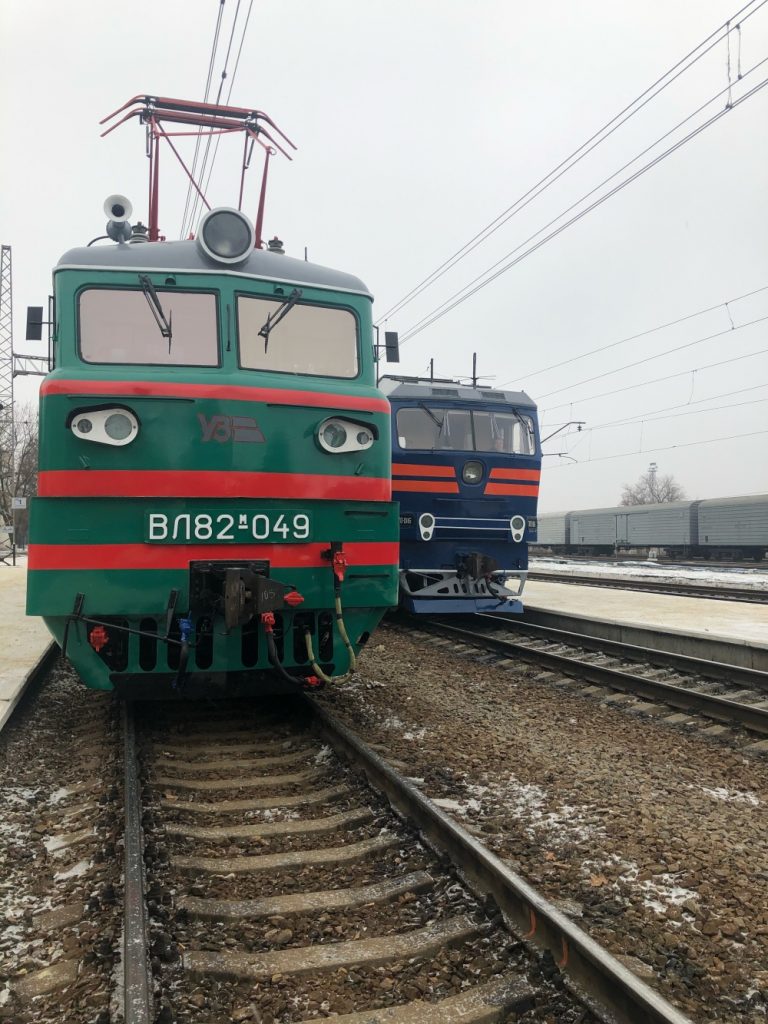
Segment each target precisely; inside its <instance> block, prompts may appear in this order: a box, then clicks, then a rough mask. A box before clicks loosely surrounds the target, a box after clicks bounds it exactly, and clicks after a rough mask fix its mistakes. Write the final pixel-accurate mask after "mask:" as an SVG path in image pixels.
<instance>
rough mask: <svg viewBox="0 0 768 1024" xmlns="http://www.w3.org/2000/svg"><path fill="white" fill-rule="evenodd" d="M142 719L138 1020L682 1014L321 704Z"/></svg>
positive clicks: (132, 999) (427, 1020)
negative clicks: (289, 710)
mask: <svg viewBox="0 0 768 1024" xmlns="http://www.w3.org/2000/svg"><path fill="white" fill-rule="evenodd" d="M195 720H197V721H195ZM135 731H136V734H137V736H138V740H137V745H138V748H139V750H140V751H141V758H140V760H141V763H139V761H138V760H137V754H136V745H134V742H133V739H132V737H133V733H134V726H133V724H132V720H131V715H130V714H129V713H128V714H127V716H126V720H125V735H126V795H127V800H126V871H125V874H126V881H127V883H128V881H129V880H130V879H134V880H136V881H137V882H138V884H139V885H142V884H144V885H145V886H146V888H145V894H144V895H145V898H146V906H147V907H148V910H149V920H148V922H147V921H146V920H144V919H143V918H142V915H141V913H140V912H139V911H140V908H141V907H143V906H144V902H145V901H144V900H142V899H141V898H140V897H139V895H138V894H137V891H136V889H135V888H134V889H133V891H132V894H129V892H128V889H127V890H126V925H125V934H126V942H125V965H124V966H125V977H126V1002H125V1014H126V1015H125V1020H126V1024H151V1022H152V1021H155V1020H157V1021H158V1022H160V1024H169V1022H171V1021H172V1022H174V1024H185V1022H187V1021H190V1022H193V1021H205V1022H206V1024H217V1022H219V1021H221V1022H225V1021H235V1022H240V1021H251V1020H252V1021H278V1020H279V1021H280V1022H300V1021H309V1020H316V1019H318V1018H320V1017H325V1016H327V1015H328V1014H329V1013H331V1014H338V1016H337V1018H336V1019H337V1020H339V1022H340V1024H384V1022H387V1024H458V1022H462V1024H474V1022H481V1021H482V1022H485V1021H487V1022H491V1021H499V1022H503V1021H507V1020H515V1021H522V1022H534V1021H543V1020H551V1019H557V1020H558V1021H562V1022H564V1024H565V1022H571V1024H577V1022H578V1024H588V1022H590V1021H594V1020H598V1019H603V1020H612V1021H617V1022H621V1021H625V1022H630V1021H631V1022H636V1024H637V1022H656V1024H661V1022H668V1024H684V1022H685V1021H686V1020H687V1018H686V1017H685V1016H684V1015H683V1014H681V1013H680V1012H679V1011H677V1010H675V1009H674V1008H673V1007H672V1006H671V1005H670V1004H668V1003H667V1002H665V1000H663V999H662V998H661V997H660V996H659V995H658V994H657V993H655V992H654V991H653V990H652V989H650V988H649V987H647V986H646V985H645V984H644V983H643V982H641V981H639V980H638V979H637V978H636V977H635V976H634V975H633V974H632V973H631V972H630V971H628V970H627V969H626V968H625V967H623V966H622V965H621V964H619V963H618V962H617V961H616V960H614V959H613V957H611V956H610V954H608V953H607V952H606V951H605V950H603V949H602V948H601V947H600V946H598V945H597V944H596V943H595V942H593V941H592V940H591V939H590V938H589V937H588V936H587V935H586V933H584V932H583V931H581V930H580V929H579V928H578V927H576V926H575V925H574V924H573V923H572V922H571V921H570V920H569V919H568V918H567V917H565V916H564V915H563V914H562V913H561V912H559V911H558V910H557V909H555V908H554V907H553V906H552V905H551V904H550V903H548V901H547V900H545V899H544V898H543V897H542V896H541V895H540V894H538V893H537V892H535V891H534V890H533V889H532V888H531V887H530V886H528V885H527V884H526V883H525V881H524V880H523V879H522V878H520V877H519V876H517V875H515V874H514V873H513V872H512V871H511V870H510V869H509V868H508V867H506V865H505V864H504V863H502V862H501V861H499V860H498V859H497V858H496V857H495V856H494V855H493V854H491V853H490V852H489V851H488V850H487V849H486V848H485V847H483V846H482V845H481V844H480V843H478V841H477V840H476V839H475V838H474V837H472V836H471V835H470V834H469V833H467V832H466V831H465V830H464V829H462V828H461V827H460V826H458V825H456V824H455V823H454V822H453V821H452V819H450V818H449V817H448V816H447V815H446V814H444V813H443V812H442V811H441V810H440V809H439V808H437V807H436V806H435V805H434V804H432V803H431V802H430V801H429V800H428V799H427V798H426V797H425V796H424V795H423V794H422V793H421V792H420V791H419V790H418V789H417V788H416V787H415V786H414V785H413V784H412V783H410V782H409V781H408V780H407V779H404V778H402V777H401V776H400V775H398V773H397V772H396V771H395V770H394V768H393V767H392V766H390V765H388V764H386V763H385V762H384V761H383V760H382V759H381V758H380V757H379V756H378V755H377V754H376V753H375V752H374V751H373V750H372V749H371V748H369V747H367V746H366V745H365V744H364V743H363V742H362V741H361V740H359V739H358V738H357V737H356V736H355V735H353V734H352V733H351V732H350V731H349V730H348V729H347V728H346V727H345V726H343V725H342V724H341V723H339V722H338V721H337V720H335V719H334V718H333V717H332V716H331V715H330V714H328V713H327V712H326V711H325V710H324V709H323V708H322V707H321V706H320V705H319V704H318V703H317V702H316V701H313V700H308V701H306V702H302V703H301V704H300V706H299V707H298V709H294V712H293V714H292V715H290V716H287V715H286V714H285V713H283V712H279V713H276V714H273V715H271V716H266V717H265V716H264V715H263V714H262V715H260V716H259V717H258V718H253V720H251V721H247V720H244V719H243V717H242V715H240V716H239V717H237V716H236V715H233V714H230V717H229V718H227V717H221V712H220V711H219V710H218V709H217V710H216V711H214V713H213V714H211V713H210V712H209V710H208V708H201V707H200V706H189V705H186V706H183V705H182V706H177V707H176V708H174V709H167V708H165V709H163V710H161V711H160V713H159V715H158V714H157V711H156V709H154V708H153V709H152V721H151V722H150V721H147V720H146V719H145V718H144V716H143V714H142V711H141V709H139V712H138V719H137V724H136V726H135ZM140 777H141V778H143V780H144V789H143V794H144V807H143V809H142V808H141V807H140V806H139V801H138V790H139V785H138V780H139V778H140ZM366 778H367V781H366ZM131 793H133V794H134V796H135V797H136V799H132V798H131ZM142 826H143V837H142V835H141V831H140V830H141V828H142ZM142 847H143V848H144V862H145V864H146V877H144V866H143V865H142V863H141V857H140V856H137V851H140V850H141V849H142ZM505 921H506V922H507V923H508V924H509V926H510V927H511V930H512V934H510V931H509V930H508V928H507V926H505V923H504V922H505ZM536 951H538V952H536ZM142 975H143V980H142ZM153 991H154V1000H153V995H152V993H153ZM577 994H578V995H577ZM153 1001H154V1004H155V1005H154V1006H153Z"/></svg>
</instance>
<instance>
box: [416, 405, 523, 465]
mask: <svg viewBox="0 0 768 1024" xmlns="http://www.w3.org/2000/svg"><path fill="white" fill-rule="evenodd" d="M397 435H398V439H399V442H400V447H401V448H405V449H406V450H408V449H410V448H415V449H422V450H424V449H428V450H430V451H462V452H486V453H493V452H498V453H500V454H503V455H535V453H536V435H535V433H534V429H533V421H532V420H531V418H530V416H526V415H525V414H523V413H509V412H490V411H485V410H482V411H481V410H478V409H445V408H440V407H438V406H432V405H426V404H422V405H419V406H418V407H413V408H408V407H404V408H402V409H399V410H398V412H397Z"/></svg>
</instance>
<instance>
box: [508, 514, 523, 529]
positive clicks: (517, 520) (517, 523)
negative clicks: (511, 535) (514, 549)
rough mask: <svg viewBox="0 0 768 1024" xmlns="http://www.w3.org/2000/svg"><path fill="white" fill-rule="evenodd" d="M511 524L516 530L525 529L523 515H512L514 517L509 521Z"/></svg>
mask: <svg viewBox="0 0 768 1024" xmlns="http://www.w3.org/2000/svg"><path fill="white" fill-rule="evenodd" d="M509 525H510V526H511V527H512V529H513V530H515V531H518V530H524V529H525V520H524V519H523V517H522V516H512V518H511V519H510V521H509Z"/></svg>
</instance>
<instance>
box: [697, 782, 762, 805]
mask: <svg viewBox="0 0 768 1024" xmlns="http://www.w3.org/2000/svg"><path fill="white" fill-rule="evenodd" d="M701 788H702V791H703V792H704V793H706V794H707V796H711V797H712V799H713V800H722V801H723V802H725V803H729V804H748V805H749V806H750V807H759V805H760V799H759V797H757V796H755V794H754V793H750V792H748V791H747V790H745V789H728V788H727V787H726V786H716V787H715V788H714V789H708V788H707V787H706V786H702V787H701Z"/></svg>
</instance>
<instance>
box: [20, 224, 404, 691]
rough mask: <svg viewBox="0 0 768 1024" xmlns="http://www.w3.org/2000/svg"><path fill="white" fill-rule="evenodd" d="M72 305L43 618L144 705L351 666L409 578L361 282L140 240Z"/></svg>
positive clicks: (44, 516)
mask: <svg viewBox="0 0 768 1024" xmlns="http://www.w3.org/2000/svg"><path fill="white" fill-rule="evenodd" d="M216 214H228V216H229V217H230V222H231V219H232V211H224V210H221V211H213V212H212V213H211V214H210V215H209V219H210V220H209V223H210V222H212V221H213V219H214V217H215V215H216ZM246 223H247V222H246ZM221 224H222V225H223V226H224V227H226V225H227V221H226V219H224V220H223V221H222V222H221ZM220 227H221V225H220ZM222 230H223V227H222ZM54 291H55V325H54V354H55V367H56V368H55V369H54V370H53V371H52V372H51V373H50V374H49V375H48V376H47V377H46V379H45V381H44V383H43V386H42V389H41V400H40V474H39V497H37V498H36V499H35V500H34V501H33V504H32V512H31V524H30V556H29V588H28V612H29V613H30V614H34V615H42V616H43V617H44V618H45V621H46V623H47V625H48V627H49V628H50V630H51V632H52V633H53V635H54V636H55V637H56V639H57V640H58V642H59V643H60V644H61V645H62V646H63V647H65V648H66V653H67V655H68V657H69V658H70V659H71V660H72V661H73V663H74V664H75V666H76V668H77V670H78V672H79V673H80V675H81V677H82V679H83V681H84V682H85V684H86V685H87V686H89V687H93V688H96V689H111V688H116V689H118V690H119V691H120V692H121V693H125V694H128V695H134V696H143V697H146V696H154V695H162V694H167V693H168V692H173V690H174V688H175V689H176V690H183V691H184V692H186V693H190V694H191V693H193V692H195V691H197V690H200V691H203V692H210V691H211V689H212V688H217V687H218V688H223V689H224V690H225V691H226V692H233V691H235V690H241V689H245V690H246V691H249V692H252V691H254V690H256V689H261V690H264V689H268V690H273V689H281V688H284V687H287V686H290V685H297V686H299V685H302V684H305V685H307V684H308V685H313V684H314V683H315V682H316V672H315V671H314V670H313V669H312V667H311V665H312V663H314V665H315V668H318V667H319V668H320V669H321V670H322V672H321V675H327V676H333V675H335V674H337V673H339V672H345V671H347V670H348V668H349V666H350V660H352V662H353V661H354V659H353V657H352V659H351V657H350V648H351V650H353V651H355V652H356V651H358V650H359V649H360V647H361V645H362V644H363V643H364V642H365V640H366V639H367V638H368V636H369V635H370V633H371V631H372V630H373V629H374V628H375V626H376V624H377V622H378V620H379V619H380V617H381V615H382V614H383V613H384V611H385V610H386V608H387V607H389V606H392V605H394V604H396V602H397V578H398V573H397V564H398V517H397V506H396V505H395V504H394V503H393V502H392V501H391V500H390V498H391V483H390V472H391V471H390V460H391V452H390V444H391V442H390V426H389V416H390V414H389V405H388V403H387V401H386V399H385V398H384V397H383V395H382V394H381V392H380V391H379V390H378V389H377V387H376V383H375V381H376V377H375V365H374V353H373V345H372V326H371V296H370V294H369V293H368V291H367V289H366V288H365V286H364V285H363V284H362V282H361V281H359V280H358V279H357V278H355V277H352V276H350V275H347V274H343V273H340V272H337V271H333V270H329V269H327V268H324V267H320V266H317V265H314V264H312V263H309V262H306V261H303V260H296V259H292V258H290V257H288V256H285V255H284V254H282V252H281V251H269V250H267V251H265V250H259V249H253V248H252V247H251V248H250V250H249V251H248V253H247V254H246V255H245V256H244V257H243V258H242V259H240V260H239V261H238V262H236V264H235V263H234V261H232V260H229V261H224V262H220V261H218V260H217V259H216V258H215V256H212V255H211V254H210V252H208V251H206V249H205V247H204V246H201V245H200V244H199V242H196V241H181V242H162V241H158V242H143V241H142V242H133V243H125V242H121V243H120V244H117V245H112V246H91V247H85V248H80V249H73V250H71V251H70V252H68V253H66V254H65V255H64V256H63V257H62V259H61V260H60V262H59V265H58V267H57V268H56V271H55V273H54ZM339 599H340V601H341V605H342V607H343V611H342V619H341V629H340V628H339V626H340V624H339V620H338V603H337V602H338V600H339ZM344 627H345V628H346V633H347V634H348V641H345V633H344Z"/></svg>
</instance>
